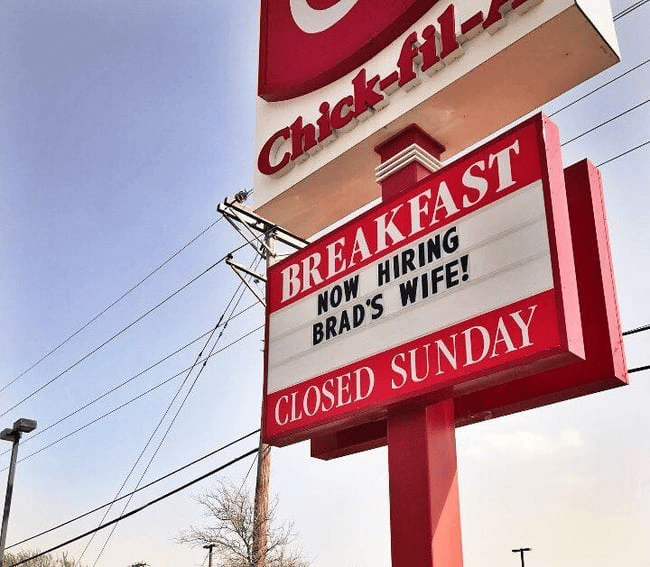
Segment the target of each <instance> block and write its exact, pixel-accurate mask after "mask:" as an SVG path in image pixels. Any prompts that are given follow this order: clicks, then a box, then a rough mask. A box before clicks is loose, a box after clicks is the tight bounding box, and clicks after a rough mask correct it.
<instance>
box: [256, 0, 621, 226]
mask: <svg viewBox="0 0 650 567" xmlns="http://www.w3.org/2000/svg"><path fill="white" fill-rule="evenodd" d="M285 3H289V0H264V1H263V30H262V32H263V33H262V52H264V54H265V56H266V59H265V60H264V61H262V62H261V64H260V66H261V72H260V75H261V77H262V76H265V77H266V79H267V81H268V82H269V83H273V79H277V78H278V77H276V76H274V75H273V74H272V73H271V72H270V71H269V72H268V73H267V75H264V72H265V70H267V71H268V70H269V69H276V71H275V74H276V75H279V74H281V73H282V69H283V65H284V67H286V68H287V69H289V70H292V69H293V68H294V61H293V59H295V60H296V61H300V62H301V64H302V62H303V61H304V62H305V64H304V65H302V67H309V69H311V64H312V59H313V60H314V61H315V63H314V65H316V64H318V63H319V58H320V56H319V55H318V54H319V53H323V51H322V49H321V50H320V51H314V53H313V54H310V53H311V52H309V50H307V51H304V50H303V51H300V43H299V41H300V40H301V38H303V39H304V41H307V40H309V41H312V40H313V41H314V42H317V40H318V38H319V37H321V36H323V37H325V38H327V39H328V41H329V43H328V44H329V45H337V46H339V44H345V46H346V47H345V48H346V49H350V50H354V49H355V47H354V46H355V44H354V42H351V41H350V40H349V39H347V40H346V39H344V38H349V37H350V35H351V32H350V30H351V29H352V30H354V29H355V28H354V26H352V24H354V23H355V22H357V21H358V22H357V24H358V25H361V22H365V23H367V24H368V26H370V27H369V28H368V29H365V28H364V29H363V30H360V31H359V33H362V32H364V33H370V32H371V31H373V30H375V32H376V33H377V37H379V38H382V39H386V37H388V38H393V37H396V39H392V40H391V41H390V43H389V44H388V45H387V47H385V48H383V49H381V50H380V51H378V52H377V49H375V48H376V45H374V43H373V42H370V43H367V44H365V45H364V47H361V48H359V47H357V48H356V50H357V51H355V52H352V53H351V54H347V53H342V54H341V55H340V56H341V57H342V58H344V62H346V61H347V62H349V61H353V62H355V63H356V62H359V61H360V62H361V63H360V64H358V65H357V66H356V67H353V68H352V69H353V70H351V71H347V72H346V74H344V75H343V76H340V77H339V78H334V79H332V81H331V82H329V83H325V84H324V85H321V83H323V81H326V80H328V78H330V77H336V74H335V71H336V70H337V69H340V68H343V67H344V66H343V65H339V66H338V67H337V66H336V65H334V64H333V63H330V66H331V67H332V69H334V71H331V70H329V71H328V69H330V67H324V68H323V69H316V70H314V72H313V76H314V77H316V78H315V79H313V81H314V82H313V85H321V86H318V87H314V88H312V87H310V86H305V87H303V88H301V85H300V84H293V83H292V82H291V80H292V78H293V76H292V75H291V73H289V74H288V76H287V77H282V79H283V81H284V82H282V81H277V82H278V84H279V86H278V87H277V89H276V90H277V92H276V91H274V90H273V85H271V86H268V87H267V91H264V92H263V93H262V94H263V95H264V96H265V97H266V99H263V98H259V99H258V112H257V135H256V138H257V139H256V153H257V168H256V169H257V170H256V174H255V181H254V188H255V199H256V207H257V211H258V212H259V213H260V214H261V215H262V216H265V217H267V218H269V219H271V220H273V221H274V222H277V223H278V224H281V225H282V226H285V227H286V228H288V229H290V230H292V231H294V232H295V233H297V234H300V235H301V236H310V235H312V234H314V233H315V232H317V231H318V230H320V229H322V228H324V227H326V226H328V225H329V224H331V223H332V222H334V221H336V220H338V219H340V218H342V217H343V216H345V215H346V214H348V213H350V212H352V211H354V210H356V209H357V208H359V207H360V206H362V205H363V204H365V203H368V202H370V201H371V200H373V199H374V198H376V197H377V196H378V195H379V187H378V185H377V183H376V182H375V179H374V175H373V172H374V168H375V167H376V166H377V165H378V157H377V156H376V155H375V153H374V151H373V150H374V148H375V147H376V146H377V145H378V144H380V143H381V142H383V141H385V140H386V139H387V138H389V137H390V136H392V135H394V134H395V133H397V132H398V131H399V130H401V129H403V128H404V127H406V126H407V125H409V124H411V123H416V124H418V125H419V126H420V127H421V128H423V129H424V130H425V131H426V132H427V133H428V134H429V135H431V136H432V137H434V138H435V139H436V140H437V141H438V142H439V143H440V144H442V145H443V146H444V147H445V148H446V152H445V154H443V158H444V159H447V158H449V157H450V156H453V155H454V154H456V153H457V152H459V151H461V150H463V149H464V148H466V147H468V146H469V145H471V144H472V143H474V142H476V141H478V140H480V139H482V138H484V137H486V136H488V135H490V134H491V133H492V132H495V131H496V130H498V129H499V128H501V127H503V126H505V125H507V124H508V123H510V122H512V121H513V120H516V119H517V118H519V117H520V116H522V115H524V114H525V113H527V112H529V111H531V110H533V109H535V108H537V107H539V106H540V105H542V104H544V103H545V102H547V101H548V100H550V99H552V98H554V97H556V96H558V95H559V94H561V93H563V92H565V91H566V90H568V89H570V88H572V87H573V86H575V85H577V84H579V83H580V82H582V81H584V80H585V79H587V78H589V77H591V76H593V75H595V74H597V73H598V72H600V71H602V70H603V69H605V68H607V67H609V66H610V65H612V64H614V63H616V62H617V61H618V46H617V43H616V37H615V30H614V25H613V20H612V16H611V9H610V5H609V0H438V1H436V0H427V1H425V0H399V2H397V0H395V5H397V4H399V5H403V6H404V7H403V8H402V9H403V10H404V14H406V15H407V16H408V17H409V18H411V19H410V20H407V21H406V24H407V25H403V24H404V23H405V21H404V18H401V19H398V22H399V23H400V24H401V25H402V27H401V28H400V29H405V31H402V32H400V34H399V35H395V34H396V33H397V32H396V31H395V27H396V26H395V24H394V23H391V22H394V21H395V18H392V20H391V22H384V21H383V20H382V19H381V14H382V10H381V9H379V8H378V7H376V6H375V5H379V4H382V3H383V2H379V0H375V2H374V4H373V9H369V8H368V7H367V5H368V0H357V1H356V2H343V1H340V2H338V3H336V4H335V5H334V6H332V10H333V8H337V10H338V11H336V12H335V11H332V12H330V11H329V10H320V11H318V10H314V9H313V8H309V9H308V8H306V6H307V4H308V3H306V2H304V1H300V2H299V1H297V0H295V1H294V0H292V1H291V2H290V4H288V5H287V7H286V12H287V14H286V17H285V19H284V20H281V21H280V23H277V22H276V23H275V24H274V22H275V20H273V18H272V17H271V15H273V14H275V13H276V11H277V10H280V8H283V7H284V4H285ZM276 5H277V10H276V8H275V6H276ZM386 6H387V7H386V10H387V11H390V10H393V9H395V8H394V5H393V3H391V2H388V0H386ZM283 9H284V8H283ZM264 10H266V11H264ZM278 13H279V12H278ZM265 14H266V15H265ZM269 14H271V15H269ZM291 18H293V19H295V24H296V25H295V26H294V27H295V28H296V29H297V30H298V31H297V32H296V33H295V34H293V35H291V34H290V33H289V32H287V45H288V46H289V48H288V52H287V53H283V51H282V49H281V48H282V42H278V41H275V43H273V42H271V41H270V39H269V37H273V36H272V34H273V33H284V27H282V25H281V24H282V22H285V23H286V21H289V22H290V21H292V20H291ZM267 20H270V22H269V21H267ZM374 20H377V22H374ZM272 24H274V25H275V27H274V25H272ZM373 24H374V25H375V28H372V25H373ZM285 27H286V25H285ZM384 28H386V30H387V31H388V32H391V33H393V32H394V34H393V35H386V33H381V32H382V31H385V30H384ZM337 33H338V34H341V38H339V39H338V40H336V38H337V37H338V36H337ZM300 34H303V35H300ZM352 35H354V34H352ZM294 36H295V37H294ZM335 40H336V41H335ZM265 42H266V43H271V44H272V46H275V49H276V51H278V52H279V53H280V54H282V55H283V56H284V59H282V61H281V63H282V62H283V64H276V67H273V57H272V55H273V53H275V52H274V51H273V50H272V49H271V48H269V47H266V48H265V45H266V43H265ZM291 42H293V44H292V43H291ZM278 43H279V44H280V46H279V47H277V45H276V44H278ZM348 44H350V46H349V47H347V45H348ZM315 45H318V44H317V43H315ZM265 49H266V50H265ZM323 57H324V56H323ZM276 58H277V57H276ZM269 61H270V62H269ZM302 67H301V65H297V66H295V69H296V70H295V72H293V73H294V75H295V74H296V73H299V71H300V70H301V68H302ZM348 67H349V65H348ZM345 68H346V69H347V67H345ZM309 69H308V70H309ZM310 77H311V75H309V74H306V75H305V78H304V79H302V80H305V81H307V82H306V83H305V84H306V85H312V82H309V81H310V80H311V79H310ZM282 86H284V90H282V88H281V87H282ZM260 88H261V89H262V86H261V87H260ZM265 93H266V94H265ZM278 93H280V94H278ZM282 93H284V94H282ZM287 93H288V94H291V95H292V96H294V98H283V97H286V96H288V95H287ZM295 93H299V94H297V95H296V94H295ZM274 97H275V98H274Z"/></svg>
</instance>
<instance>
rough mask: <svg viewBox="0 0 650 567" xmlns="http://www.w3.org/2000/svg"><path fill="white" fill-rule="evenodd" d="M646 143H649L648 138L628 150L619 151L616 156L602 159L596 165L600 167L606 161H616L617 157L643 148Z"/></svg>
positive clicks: (606, 162)
mask: <svg viewBox="0 0 650 567" xmlns="http://www.w3.org/2000/svg"><path fill="white" fill-rule="evenodd" d="M648 144H650V140H647V141H645V142H643V143H642V144H639V145H638V146H634V147H633V148H630V149H629V150H625V151H624V152H622V153H620V154H618V155H616V156H614V157H612V158H609V159H607V160H605V161H602V162H600V163H599V164H597V165H596V167H602V166H603V165H607V164H608V163H611V162H613V161H616V160H617V159H619V158H622V157H623V156H626V155H627V154H631V153H632V152H635V151H636V150H640V149H641V148H643V147H644V146H647V145H648Z"/></svg>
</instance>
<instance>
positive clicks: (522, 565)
mask: <svg viewBox="0 0 650 567" xmlns="http://www.w3.org/2000/svg"><path fill="white" fill-rule="evenodd" d="M526 551H531V548H530V547H520V548H519V549H513V550H512V552H513V553H520V554H521V567H524V553H525V552H526ZM0 567H1V566H0Z"/></svg>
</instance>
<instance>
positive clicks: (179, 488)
mask: <svg viewBox="0 0 650 567" xmlns="http://www.w3.org/2000/svg"><path fill="white" fill-rule="evenodd" d="M256 453H257V448H255V449H251V450H250V451H248V452H246V453H243V454H242V455H240V456H239V457H236V458H234V459H232V460H231V461H229V462H227V463H226V464H225V465H222V466H220V467H217V468H216V469H213V470H211V471H210V472H208V473H206V474H204V475H201V476H199V477H197V478H195V479H194V480H192V481H190V482H186V483H185V484H183V485H182V486H179V487H178V488H175V489H174V490H171V491H170V492H167V493H165V494H163V495H162V496H159V497H158V498H155V499H154V500H151V501H149V502H147V503H146V504H144V505H143V506H140V507H138V508H135V509H133V510H131V511H130V512H127V513H126V514H123V515H121V516H119V517H117V518H114V519H113V520H110V521H108V522H106V523H104V524H101V525H99V526H97V527H96V528H93V529H92V530H89V531H87V532H85V533H83V534H81V535H78V536H76V537H74V538H72V539H69V540H67V541H64V542H63V543H60V544H58V545H55V546H54V547H51V548H50V549H48V550H46V551H41V552H39V553H37V554H35V555H32V556H31V557H28V558H27V559H23V560H21V561H17V562H16V563H13V564H12V565H9V566H7V567H16V566H17V565H22V564H23V563H27V562H28V561H31V560H33V559H37V558H38V557H42V556H43V555H47V554H48V553H52V552H53V551H57V550H59V549H61V548H62V547H65V546H67V545H70V544H72V543H75V542H76V541H79V540H80V539H83V538H85V537H88V536H89V535H92V534H94V533H96V532H98V531H100V530H103V529H104V528H107V527H109V526H111V525H113V524H116V523H117V522H120V521H122V520H124V519H126V518H129V517H131V516H134V515H135V514H138V513H139V512H142V511H143V510H145V509H146V508H148V507H149V506H152V505H154V504H157V503H158V502H161V501H162V500H164V499H166V498H169V497H170V496H173V495H174V494H177V493H178V492H181V491H182V490H185V489H186V488H189V487H190V486H193V485H194V484H196V483H198V482H201V481H202V480H205V479H206V478H208V477H210V476H212V475H213V474H216V473H218V472H220V471H222V470H224V469H226V468H228V467H230V466H232V465H234V464H235V463H238V462H239V461H241V460H243V459H245V458H246V457H250V456H251V455H254V454H256Z"/></svg>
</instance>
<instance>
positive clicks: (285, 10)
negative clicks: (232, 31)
mask: <svg viewBox="0 0 650 567" xmlns="http://www.w3.org/2000/svg"><path fill="white" fill-rule="evenodd" d="M437 1H438V0H262V12H261V31H260V67H259V86H258V94H259V96H261V97H262V98H263V99H265V100H266V101H268V102H276V101H280V100H287V99H290V98H294V97H296V96H300V95H303V94H306V93H309V92H312V91H314V90H316V89H318V88H320V87H322V86H325V85H327V84H329V83H331V82H333V81H335V80H336V79H338V78H340V77H342V76H343V75H345V74H346V73H348V72H349V71H351V70H352V69H354V68H356V67H358V66H359V65H361V64H363V63H364V62H365V61H367V60H368V59H370V58H371V57H372V56H374V55H376V54H377V53H378V52H379V51H381V50H382V49H383V48H384V47H386V46H387V45H388V44H389V43H390V42H392V41H393V40H394V39H396V38H397V37H398V36H399V35H400V34H401V33H403V32H404V31H406V30H407V29H408V27H409V26H410V25H412V24H413V23H415V22H416V21H417V20H418V19H419V18H420V17H422V15H424V14H425V13H426V11H427V10H429V8H431V7H432V6H433V5H434V4H435V3H436V2H437Z"/></svg>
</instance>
